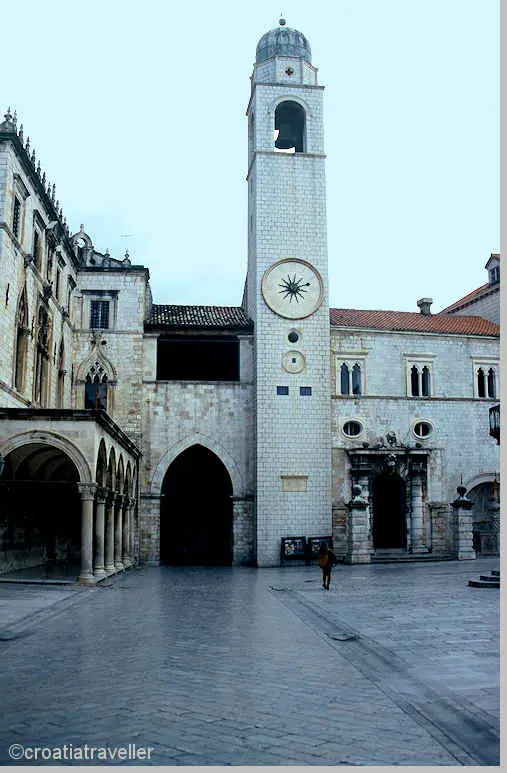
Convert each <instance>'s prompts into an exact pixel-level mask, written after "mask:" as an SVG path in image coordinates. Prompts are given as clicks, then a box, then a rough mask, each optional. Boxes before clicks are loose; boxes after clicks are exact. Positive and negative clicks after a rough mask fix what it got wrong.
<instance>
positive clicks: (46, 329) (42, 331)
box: [33, 305, 50, 407]
mask: <svg viewBox="0 0 507 773" xmlns="http://www.w3.org/2000/svg"><path fill="white" fill-rule="evenodd" d="M49 348H50V320H49V314H48V312H47V309H46V308H45V307H44V306H42V305H41V306H39V312H38V314H37V336H36V350H35V375H34V393H33V396H34V402H35V403H38V404H39V405H40V406H42V407H45V406H46V403H47V398H48V377H49V357H50V351H49Z"/></svg>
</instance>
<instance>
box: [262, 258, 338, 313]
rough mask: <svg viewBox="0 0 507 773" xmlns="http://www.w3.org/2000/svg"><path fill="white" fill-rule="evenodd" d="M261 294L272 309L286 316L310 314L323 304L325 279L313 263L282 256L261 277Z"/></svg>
mask: <svg viewBox="0 0 507 773" xmlns="http://www.w3.org/2000/svg"><path fill="white" fill-rule="evenodd" d="M261 289H262V296H263V298H264V300H265V301H266V303H267V305H268V306H269V308H270V309H271V310H272V311H274V312H275V314H278V315H279V316H280V317H285V318H286V319H302V318H303V317H309V316H310V314H313V313H314V312H315V311H317V309H318V308H319V306H320V304H321V303H322V296H323V282H322V278H321V276H320V274H319V272H318V271H317V269H316V268H314V267H313V266H312V265H311V263H308V261H306V260H301V259H300V258H283V259H282V260H279V261H277V262H276V263H273V265H272V266H270V268H268V269H267V271H266V272H265V274H264V276H263V278H262V286H261Z"/></svg>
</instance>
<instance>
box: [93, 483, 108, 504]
mask: <svg viewBox="0 0 507 773" xmlns="http://www.w3.org/2000/svg"><path fill="white" fill-rule="evenodd" d="M95 499H96V500H97V502H100V504H102V505H103V504H104V502H105V501H106V499H107V491H106V489H105V488H104V487H103V486H97V494H96V496H95Z"/></svg>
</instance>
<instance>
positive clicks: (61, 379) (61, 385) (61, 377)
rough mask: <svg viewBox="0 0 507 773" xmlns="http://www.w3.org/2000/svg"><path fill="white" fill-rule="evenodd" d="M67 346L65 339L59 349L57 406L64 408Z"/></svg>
mask: <svg viewBox="0 0 507 773" xmlns="http://www.w3.org/2000/svg"><path fill="white" fill-rule="evenodd" d="M66 373H67V371H66V370H65V348H64V345H63V340H62V341H60V348H59V350H58V381H57V384H56V407H57V408H63V396H64V389H65V374H66Z"/></svg>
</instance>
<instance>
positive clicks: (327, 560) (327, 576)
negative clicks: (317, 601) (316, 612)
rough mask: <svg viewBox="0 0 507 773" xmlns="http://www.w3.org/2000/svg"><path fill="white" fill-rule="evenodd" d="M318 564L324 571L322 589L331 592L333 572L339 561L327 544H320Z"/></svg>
mask: <svg viewBox="0 0 507 773" xmlns="http://www.w3.org/2000/svg"><path fill="white" fill-rule="evenodd" d="M317 563H318V565H319V566H320V568H321V569H322V587H323V588H324V590H329V583H330V582H331V570H332V568H333V566H334V565H335V564H337V563H338V560H337V558H336V556H335V554H334V553H333V551H332V550H331V549H330V548H328V546H327V544H326V543H325V542H321V543H320V548H319V557H318V559H317Z"/></svg>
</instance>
